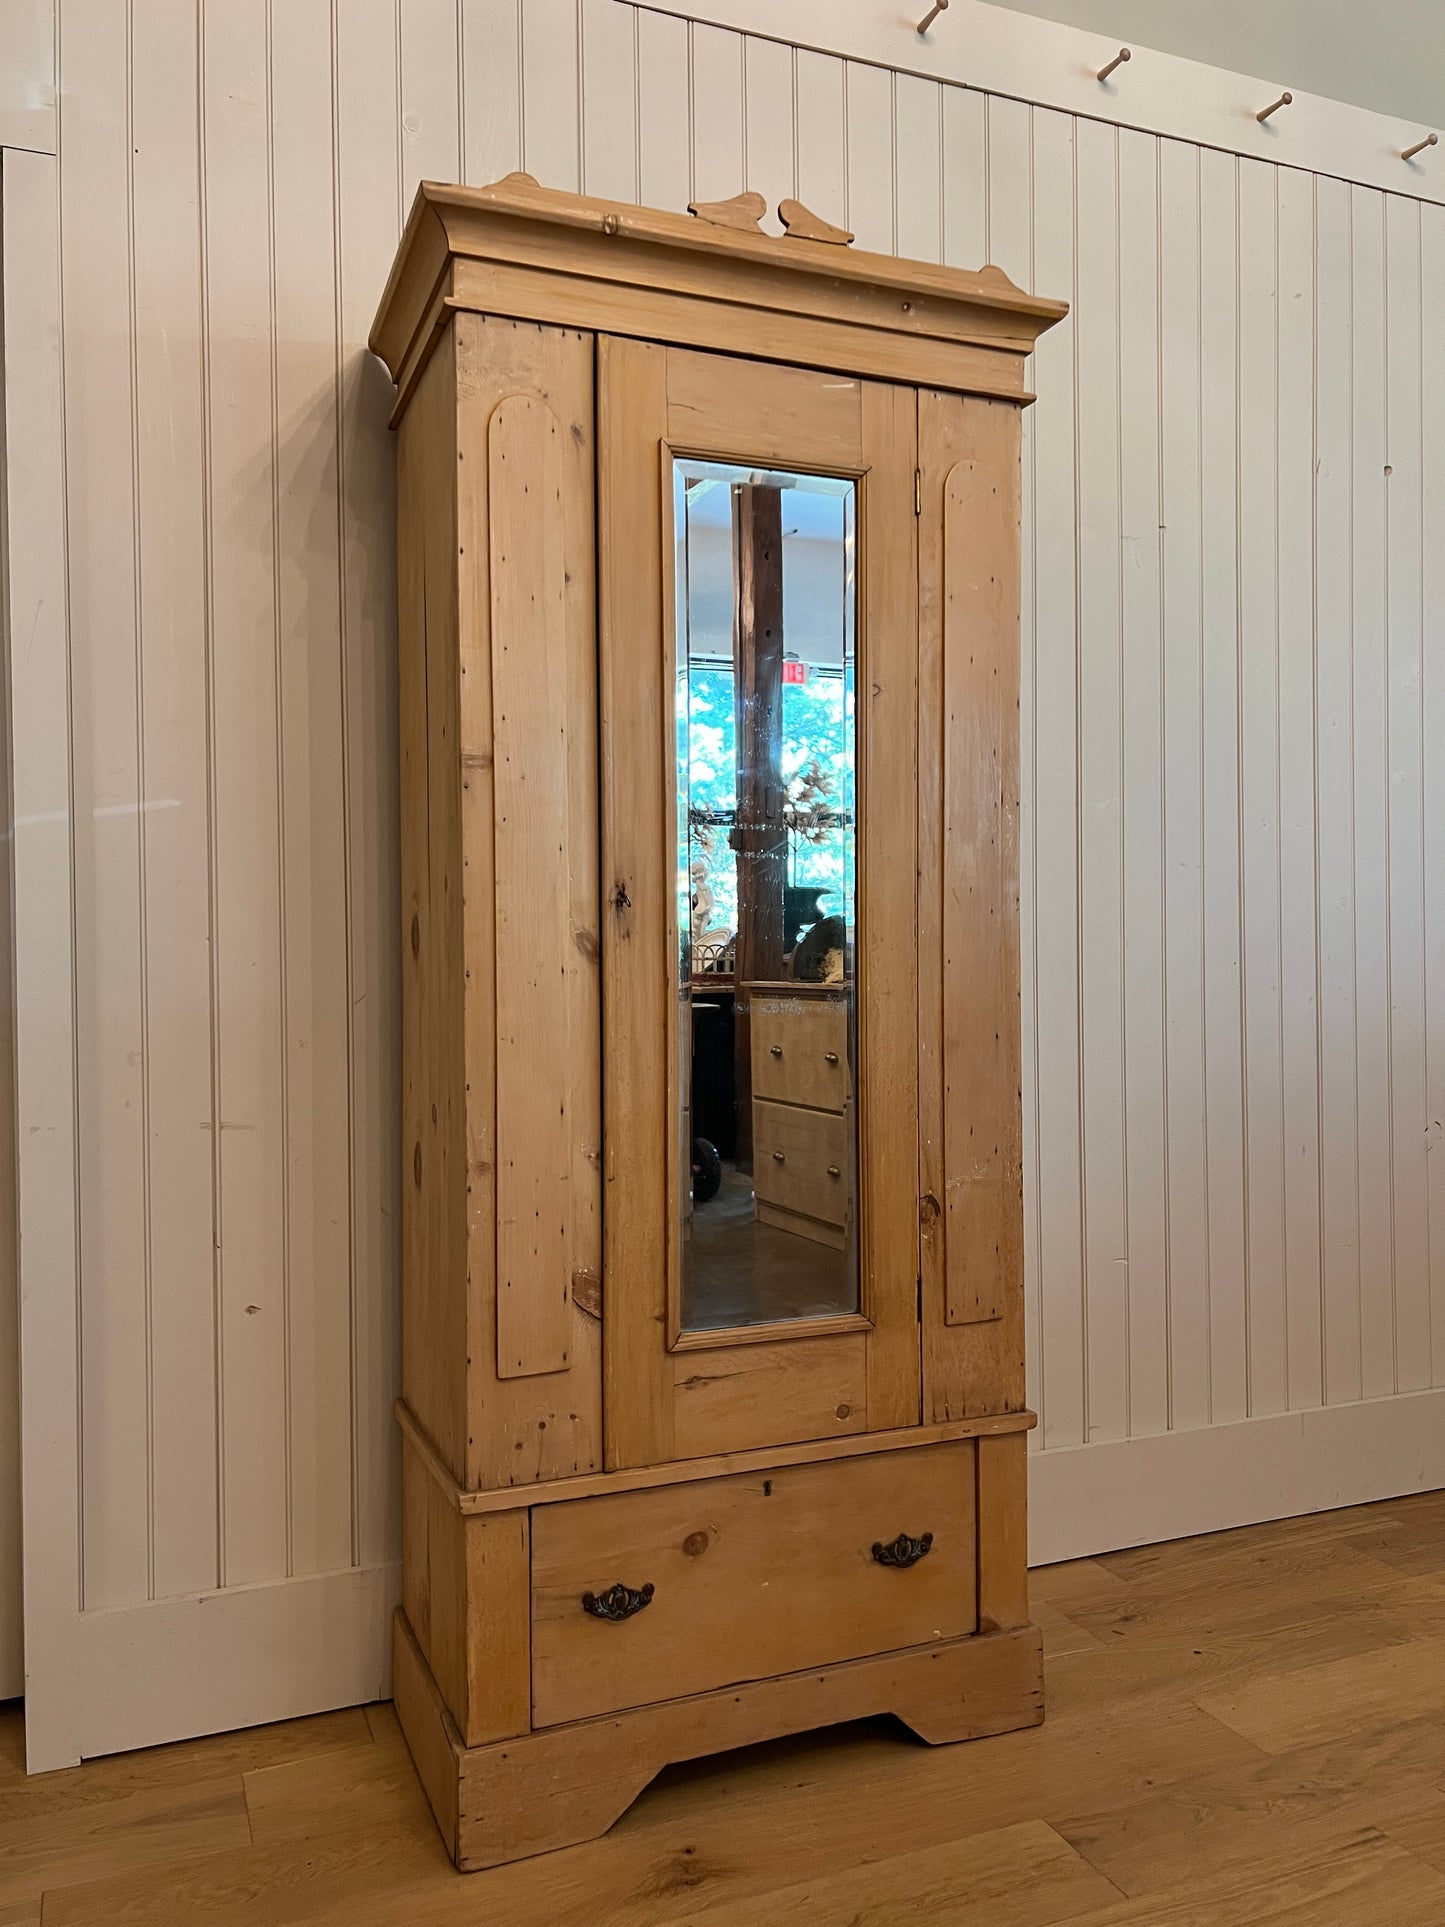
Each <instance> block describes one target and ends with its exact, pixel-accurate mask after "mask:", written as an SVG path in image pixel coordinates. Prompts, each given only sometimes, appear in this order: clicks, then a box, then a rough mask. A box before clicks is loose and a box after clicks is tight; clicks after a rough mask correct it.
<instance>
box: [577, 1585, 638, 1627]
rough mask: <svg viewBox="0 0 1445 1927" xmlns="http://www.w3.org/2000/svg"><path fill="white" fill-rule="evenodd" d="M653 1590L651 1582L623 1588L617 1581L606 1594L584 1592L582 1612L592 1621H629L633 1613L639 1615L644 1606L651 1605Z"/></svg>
mask: <svg viewBox="0 0 1445 1927" xmlns="http://www.w3.org/2000/svg"><path fill="white" fill-rule="evenodd" d="M655 1590H656V1588H655V1587H654V1586H653V1584H652V1582H651V1580H649V1581H648V1583H647V1584H646V1585H645V1586H640V1587H639V1586H624V1585H623V1584H622V1582H621V1580H620V1579H619V1580H618V1582H617V1584H616V1585H615V1586H609V1587H608V1588H607V1590H606V1592H584V1593H583V1595H582V1610H583V1612H585V1613H591V1615H592V1617H593V1618H594V1619H611V1620H614V1621H618V1620H623V1619H631V1617H632V1615H633V1614H634V1613H640V1612H641V1611H642V1609H643V1607H644V1606H650V1605H651V1604H652V1595H653V1593H654V1591H655Z"/></svg>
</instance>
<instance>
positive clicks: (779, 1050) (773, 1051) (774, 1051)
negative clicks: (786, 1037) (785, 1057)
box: [768, 1044, 783, 1057]
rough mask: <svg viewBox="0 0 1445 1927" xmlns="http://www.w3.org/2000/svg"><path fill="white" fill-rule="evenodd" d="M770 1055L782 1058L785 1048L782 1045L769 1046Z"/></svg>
mask: <svg viewBox="0 0 1445 1927" xmlns="http://www.w3.org/2000/svg"><path fill="white" fill-rule="evenodd" d="M768 1053H769V1055H770V1056H772V1057H781V1056H782V1054H783V1047H782V1045H781V1044H769V1045H768Z"/></svg>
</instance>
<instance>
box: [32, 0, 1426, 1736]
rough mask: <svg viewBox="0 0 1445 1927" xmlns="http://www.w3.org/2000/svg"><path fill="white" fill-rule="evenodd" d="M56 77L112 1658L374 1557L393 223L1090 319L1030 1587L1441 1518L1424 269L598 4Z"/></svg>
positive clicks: (1038, 705) (89, 1512)
mask: <svg viewBox="0 0 1445 1927" xmlns="http://www.w3.org/2000/svg"><path fill="white" fill-rule="evenodd" d="M706 10H707V9H706V7H700V8H699V11H706ZM59 16H60V30H59V75H60V84H59V108H58V123H59V139H58V146H59V161H60V169H59V180H60V266H61V282H60V301H61V319H62V340H63V407H64V451H63V452H64V472H63V479H64V492H65V494H64V499H65V518H66V540H67V560H66V573H67V591H68V624H69V665H70V691H71V698H70V701H71V707H70V717H69V752H70V759H71V796H72V807H73V822H74V832H73V915H74V968H75V999H74V1004H75V1010H74V1024H75V1034H74V1061H75V1104H76V1126H75V1146H76V1177H75V1186H76V1196H77V1199H78V1212H79V1216H78V1227H79V1262H78V1289H77V1324H78V1343H79V1359H80V1372H79V1377H80V1390H79V1401H78V1411H77V1421H78V1426H79V1447H78V1452H77V1464H78V1468H79V1472H78V1477H79V1501H78V1517H79V1529H80V1547H81V1569H82V1570H81V1587H82V1590H81V1595H80V1596H81V1616H82V1618H84V1617H86V1616H87V1615H91V1616H95V1615H105V1614H107V1613H110V1612H111V1611H120V1610H121V1609H135V1608H140V1607H143V1606H146V1605H148V1604H149V1605H152V1606H155V1605H159V1604H160V1603H161V1602H165V1601H167V1600H172V1599H177V1598H184V1597H188V1596H194V1595H200V1594H207V1593H213V1592H216V1591H219V1592H221V1593H223V1594H225V1593H235V1592H237V1591H238V1590H239V1589H250V1590H254V1589H256V1588H265V1587H267V1586H273V1587H281V1586H285V1585H287V1584H293V1585H294V1584H295V1583H297V1582H301V1581H304V1580H306V1579H307V1577H308V1576H310V1575H321V1574H333V1573H345V1572H347V1571H353V1570H355V1571H359V1572H370V1571H373V1570H377V1569H380V1568H383V1567H385V1566H386V1565H387V1564H388V1563H389V1562H390V1561H391V1560H394V1558H395V1556H396V1538H397V1500H396V1486H395V1481H394V1470H393V1457H392V1445H391V1440H390V1425H391V1421H390V1414H389V1404H390V1393H391V1389H392V1384H393V1380H394V1376H395V1364H396V1336H395V1334H396V1323H397V1318H396V1276H397V1266H396V1238H395V1231H396V1214H395V1206H394V1199H395V1191H396V1171H397V1165H398V1160H397V1153H396V1146H395V1122H394V1120H395V1117H396V1106H397V1095H396V1090H397V1010H396V972H395V968H394V963H393V958H394V953H395V950H396V942H397V938H396V927H395V925H396V909H395V904H396V852H395V835H396V833H395V811H396V750H395V743H394V706H393V676H394V663H393V651H394V626H393V616H392V599H393V585H392V568H391V555H392V515H393V500H392V479H391V477H392V449H391V445H390V442H389V439H388V436H387V432H386V429H385V418H386V413H387V408H388V399H389V389H388V385H387V383H386V380H385V377H384V375H383V373H382V372H381V371H380V369H379V368H378V367H377V366H376V365H375V364H373V363H372V362H371V361H370V359H369V357H368V356H367V353H366V349H365V337H366V332H367V328H368V325H369V322H370V319H371V315H372V312H373V309H374V306H375V303H376V299H377V297H378V294H379V292H380V289H381V287H382V284H383V281H384V279H385V275H386V271H387V267H388V265H389V262H390V258H391V254H392V250H393V247H394V245H395V241H396V238H397V235H398V233H399V230H400V226H401V222H402V219H403V216H404V213H405V210H406V207H407V205H408V203H409V201H410V198H411V195H412V191H413V188H414V186H415V183H416V181H417V180H418V178H421V177H429V178H434V179H443V180H449V179H462V180H466V181H472V182H485V181H488V180H491V179H494V178H496V177H497V176H498V175H500V174H503V173H505V172H507V171H508V170H509V169H512V168H514V167H517V166H524V167H525V168H526V169H527V170H528V171H530V172H531V173H533V174H535V175H536V176H537V177H538V178H539V179H540V180H542V181H543V182H544V183H546V184H548V185H551V186H557V187H563V188H583V189H586V190H587V191H589V192H592V193H596V194H602V195H608V196H614V197H617V198H620V199H624V200H640V201H646V202H651V203H655V204H659V205H663V206H670V207H682V206H685V205H686V203H687V202H688V200H689V199H692V198H700V199H714V198H719V197H722V196H726V195H730V194H734V193H736V192H738V191H739V190H741V189H742V188H744V187H751V188H756V189H760V190H761V191H762V192H763V193H764V194H765V195H766V196H767V198H768V200H769V203H770V204H773V205H775V204H776V202H777V201H778V199H779V198H780V197H782V196H784V195H789V194H796V195H798V196H799V197H800V198H801V199H802V200H804V201H805V202H806V203H807V204H808V205H809V206H810V207H813V208H815V209H816V210H817V211H818V212H819V213H821V214H823V215H825V216H827V217H828V218H830V219H833V220H836V221H840V222H843V223H845V224H846V225H847V226H849V227H850V228H852V229H853V230H854V231H855V232H856V234H857V237H858V242H859V244H860V245H861V246H865V247H871V248H879V249H884V250H895V251H897V252H899V253H903V254H908V255H913V256H919V257H922V258H925V259H935V260H944V261H947V262H950V263H956V264H959V265H965V266H977V265H979V264H981V263H983V262H985V261H994V262H997V263H998V264H1000V265H1001V266H1002V267H1003V268H1005V269H1006V270H1007V271H1008V273H1009V274H1011V275H1012V276H1013V277H1014V278H1015V279H1016V280H1017V281H1018V282H1019V283H1020V284H1022V285H1023V286H1024V287H1026V288H1031V289H1037V290H1038V291H1040V292H1043V293H1047V294H1054V295H1062V296H1065V297H1067V298H1068V299H1069V300H1070V301H1071V302H1072V303H1073V311H1072V314H1071V317H1070V319H1069V320H1068V321H1067V322H1066V323H1065V324H1064V325H1062V326H1061V327H1059V328H1057V329H1056V330H1054V331H1053V332H1052V333H1051V334H1050V335H1048V336H1047V337H1046V338H1045V340H1044V342H1043V343H1042V344H1041V349H1040V352H1039V354H1038V357H1037V367H1036V369H1035V372H1034V383H1033V385H1034V386H1035V387H1036V388H1037V390H1038V392H1039V397H1040V399H1039V401H1038V404H1037V406H1036V407H1035V409H1033V410H1032V411H1031V412H1030V414H1029V415H1028V417H1027V418H1026V419H1027V428H1026V442H1025V457H1024V460H1025V516H1026V527H1025V545H1024V553H1025V580H1024V623H1023V662H1024V701H1023V741H1024V756H1023V776H1024V811H1025V836H1024V853H1025V874H1024V913H1023V926H1024V950H1025V969H1024V985H1025V988H1024V1034H1025V1092H1024V1102H1025V1110H1026V1190H1027V1269H1028V1293H1029V1379H1030V1386H1031V1395H1032V1399H1033V1402H1034V1404H1035V1406H1036V1407H1037V1409H1038V1411H1039V1414H1040V1427H1039V1432H1038V1434H1037V1435H1036V1440H1035V1443H1036V1445H1037V1447H1038V1448H1039V1449H1038V1452H1037V1454H1036V1457H1035V1461H1034V1464H1035V1478H1034V1490H1035V1540H1034V1549H1035V1555H1036V1557H1041V1558H1049V1557H1059V1556H1064V1555H1065V1554H1068V1553H1073V1552H1079V1551H1086V1550H1097V1549H1100V1548H1101V1547H1103V1546H1105V1545H1107V1544H1119V1543H1124V1542H1126V1541H1128V1540H1129V1539H1141V1538H1147V1537H1152V1536H1160V1535H1161V1534H1165V1533H1168V1532H1170V1531H1189V1530H1199V1529H1203V1528H1204V1527H1207V1526H1209V1525H1217V1524H1225V1523H1234V1522H1236V1521H1237V1520H1238V1519H1242V1518H1245V1517H1259V1516H1269V1515H1271V1514H1273V1513H1277V1512H1280V1511H1288V1510H1291V1509H1297V1508H1300V1507H1302V1506H1304V1505H1311V1504H1327V1503H1332V1502H1338V1501H1339V1500H1340V1499H1342V1498H1347V1497H1359V1496H1370V1495H1372V1494H1374V1493H1376V1492H1378V1491H1384V1490H1386V1489H1396V1490H1398V1489H1404V1488H1406V1487H1408V1486H1410V1485H1412V1484H1417V1483H1424V1482H1430V1483H1439V1482H1441V1481H1442V1480H1445V1462H1442V1449H1441V1446H1440V1445H1439V1443H1438V1442H1437V1441H1438V1440H1439V1438H1440V1437H1441V1436H1442V1435H1445V1426H1442V1424H1441V1422H1440V1421H1441V1418H1442V1416H1445V1395H1441V1396H1440V1397H1438V1398H1437V1397H1432V1396H1431V1393H1432V1391H1433V1390H1434V1388H1439V1387H1445V1169H1442V1167H1441V1166H1440V1164H1439V1161H1438V1157H1436V1156H1433V1155H1432V1152H1433V1150H1434V1147H1435V1146H1437V1145H1438V1143H1439V1140H1440V1138H1441V1134H1442V1124H1441V1119H1442V1118H1445V1043H1442V1032H1441V1029H1440V1025H1441V1011H1442V1004H1441V999H1442V997H1445V822H1442V816H1445V790H1442V787H1441V780H1440V779H1441V768H1440V760H1439V759H1440V757H1441V754H1442V751H1441V745H1442V744H1445V654H1442V645H1445V636H1442V623H1445V613H1442V612H1445V545H1442V543H1441V540H1440V537H1439V531H1440V529H1441V527H1442V526H1445V382H1442V380H1441V379H1440V371H1441V369H1442V367H1445V208H1442V207H1440V206H1437V205H1432V204H1426V203H1423V202H1421V201H1420V200H1417V199H1414V198H1411V197H1409V196H1408V195H1393V194H1390V193H1386V192H1382V191H1380V190H1379V189H1378V188H1373V187H1361V186H1351V185H1350V184H1348V183H1346V182H1343V181H1340V180H1337V179H1332V178H1326V177H1323V176H1316V175H1312V174H1309V173H1306V172H1303V171H1296V170H1292V169H1290V168H1287V167H1285V166H1282V165H1279V164H1277V163H1273V162H1269V161H1263V160H1258V159H1253V158H1240V157H1237V156H1236V155H1234V154H1231V153H1229V152H1224V151H1219V150H1216V149H1213V148H1204V147H1200V146H1197V145H1193V144H1187V143H1184V142H1181V141H1176V140H1172V139H1168V138H1160V137H1157V136H1155V135H1153V134H1149V133H1142V132H1138V131H1134V130H1132V129H1129V128H1121V127H1118V126H1116V125H1113V124H1109V123H1106V122H1104V121H1096V120H1092V119H1086V118H1077V117H1075V116H1073V115H1071V114H1070V113H1067V112H1064V111H1060V110H1057V109H1052V108H1041V107H1039V108H1035V107H1030V106H1029V105H1028V104H1026V103H1023V102H1020V101H1018V100H1015V99H1009V98H1002V97H989V96H988V95H986V94H984V93H982V92H977V91H971V90H970V89H969V88H967V87H965V86H963V85H959V84H951V83H948V82H940V81H938V80H935V79H931V78H926V77H921V76H919V75H917V74H910V73H895V72H892V71H890V70H889V69H887V68H886V67H882V66H878V65H872V64H865V63H863V62H859V61H851V60H846V59H842V58H838V57H834V56H831V55H828V54H825V53H821V52H816V51H811V50H805V49H798V48H794V47H792V46H789V45H787V44H781V43H779V42H776V41H773V40H768V39H763V38H757V37H750V36H746V35H743V34H740V33H737V32H733V31H730V30H727V29H724V28H722V27H719V26H715V25H711V24H707V23H706V22H704V21H696V22H690V21H688V20H685V19H683V18H680V17H677V16H676V15H675V14H671V13H667V12H660V11H651V10H649V9H647V8H644V7H640V6H635V5H631V4H625V3H624V0H286V3H285V4H284V5H282V4H276V3H274V0H273V3H272V4H267V0H225V4H218V3H217V0H211V3H210V4H201V5H199V6H198V5H197V4H196V3H195V0H144V4H140V3H139V0H129V3H128V0H61V4H60V9H59ZM1340 111H1341V112H1342V113H1344V112H1349V111H1351V110H1346V109H1341V110H1340ZM740 345H745V344H740ZM21 942H22V943H23V942H24V937H23V932H22V934H21ZM1440 1155H1445V1153H1441V1154H1440ZM24 1156H25V1152H24V1150H22V1166H21V1170H22V1189H23V1184H24V1171H25V1165H24V1161H23V1160H24ZM1420 1395H1423V1398H1422V1397H1421V1396H1420ZM1365 1401H1373V1402H1376V1403H1375V1404H1374V1406H1373V1407H1372V1409H1371V1411H1370V1414H1369V1419H1368V1425H1369V1428H1370V1429H1369V1430H1368V1434H1367V1433H1366V1431H1365V1430H1364V1429H1358V1430H1352V1429H1351V1424H1350V1422H1349V1413H1350V1412H1351V1411H1352V1410H1356V1409H1358V1410H1360V1411H1364V1410H1365V1407H1364V1404H1363V1402H1365ZM1380 1401H1387V1402H1388V1403H1387V1404H1383V1405H1382V1404H1379V1403H1378V1402H1380ZM1391 1413H1397V1414H1398V1424H1395V1423H1394V1422H1393V1421H1392V1420H1391V1418H1390V1417H1389V1414H1391ZM1321 1415H1323V1417H1324V1418H1327V1419H1328V1420H1329V1421H1330V1426H1329V1429H1328V1430H1326V1429H1323V1427H1322V1421H1321ZM1317 1424H1321V1429H1319V1430H1317V1431H1316V1430H1311V1429H1310V1428H1311V1427H1312V1426H1315V1425H1317ZM1367 1439H1368V1440H1369V1441H1373V1443H1372V1444H1367V1445H1366V1446H1362V1445H1361V1441H1362V1440H1367ZM1214 1440H1219V1441H1221V1442H1222V1443H1220V1445H1219V1446H1218V1448H1217V1449H1215V1447H1214V1446H1213V1445H1212V1444H1210V1443H1209V1442H1210V1441H1214ZM1317 1440H1318V1442H1319V1443H1318V1450H1317V1449H1316V1441H1317ZM1181 1441H1183V1443H1182V1444H1181ZM1199 1441H1204V1442H1205V1444H1204V1445H1203V1446H1202V1447H1201V1446H1200V1444H1199ZM1201 1453H1202V1456H1201ZM1362 1454H1363V1456H1361V1455H1362ZM1346 1463H1348V1464H1349V1466H1350V1470H1349V1472H1348V1473H1345V1472H1343V1471H1342V1470H1341V1468H1342V1466H1344V1465H1345V1464H1346ZM1161 1467H1163V1468H1166V1470H1167V1472H1168V1481H1169V1482H1172V1483H1171V1484H1170V1491H1171V1492H1172V1498H1171V1497H1169V1496H1167V1495H1166V1497H1165V1498H1164V1499H1162V1500H1161V1499H1160V1498H1158V1496H1157V1492H1156V1489H1155V1488H1157V1486H1158V1483H1159V1479H1160V1477H1161V1476H1162V1475H1161V1474H1160V1472H1159V1468H1161ZM1151 1480H1152V1481H1153V1484H1152V1485H1151ZM365 1623H366V1624H367V1625H368V1626H369V1625H370V1623H371V1622H370V1620H369V1619H368V1620H366V1622H365ZM379 1623H380V1621H379V1620H378V1624H379ZM378 1637H379V1635H378ZM233 1710H234V1709H233ZM262 1716H265V1715H256V1717H262ZM117 1743H125V1742H124V1741H120V1742H117Z"/></svg>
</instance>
